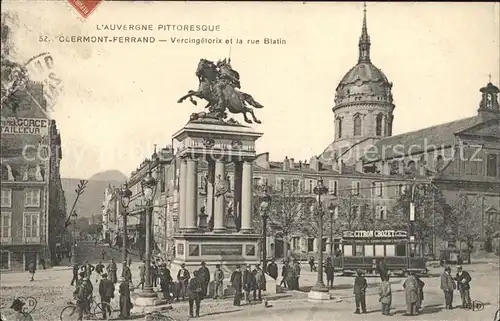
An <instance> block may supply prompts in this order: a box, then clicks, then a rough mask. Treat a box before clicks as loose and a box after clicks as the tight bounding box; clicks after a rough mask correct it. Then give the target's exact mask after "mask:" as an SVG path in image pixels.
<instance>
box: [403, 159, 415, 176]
mask: <svg viewBox="0 0 500 321" xmlns="http://www.w3.org/2000/svg"><path fill="white" fill-rule="evenodd" d="M416 171H417V166H416V165H415V162H414V161H409V162H408V165H407V166H406V170H405V174H415V172H416Z"/></svg>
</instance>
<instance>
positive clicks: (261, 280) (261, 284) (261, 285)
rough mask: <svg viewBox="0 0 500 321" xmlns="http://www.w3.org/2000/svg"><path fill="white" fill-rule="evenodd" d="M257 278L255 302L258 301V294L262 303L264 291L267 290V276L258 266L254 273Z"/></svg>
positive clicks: (254, 293) (254, 294)
mask: <svg viewBox="0 0 500 321" xmlns="http://www.w3.org/2000/svg"><path fill="white" fill-rule="evenodd" d="M252 272H253V274H254V278H255V288H254V290H253V300H254V301H256V300H257V294H258V298H259V301H262V291H264V290H265V289H266V276H265V275H264V271H262V269H261V268H260V265H258V264H256V265H255V269H254V270H253V271H252Z"/></svg>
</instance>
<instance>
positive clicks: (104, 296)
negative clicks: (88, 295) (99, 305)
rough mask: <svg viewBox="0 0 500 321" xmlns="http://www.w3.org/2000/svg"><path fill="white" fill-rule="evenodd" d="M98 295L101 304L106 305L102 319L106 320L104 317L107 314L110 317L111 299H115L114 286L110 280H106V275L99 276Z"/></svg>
mask: <svg viewBox="0 0 500 321" xmlns="http://www.w3.org/2000/svg"><path fill="white" fill-rule="evenodd" d="M99 295H100V296H101V302H105V303H108V304H106V305H104V311H103V318H104V319H106V315H107V314H108V313H109V315H110V316H111V312H112V311H111V305H110V304H111V299H112V298H114V297H115V285H114V283H113V282H111V280H108V274H107V273H102V274H101V282H100V283H99Z"/></svg>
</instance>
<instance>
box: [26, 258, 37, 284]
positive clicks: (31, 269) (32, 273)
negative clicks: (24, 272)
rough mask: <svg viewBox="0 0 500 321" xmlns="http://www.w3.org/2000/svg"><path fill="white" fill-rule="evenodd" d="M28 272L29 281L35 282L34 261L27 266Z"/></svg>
mask: <svg viewBox="0 0 500 321" xmlns="http://www.w3.org/2000/svg"><path fill="white" fill-rule="evenodd" d="M28 272H29V274H30V276H31V278H30V281H35V272H36V261H35V260H32V261H31V262H30V263H29V264H28Z"/></svg>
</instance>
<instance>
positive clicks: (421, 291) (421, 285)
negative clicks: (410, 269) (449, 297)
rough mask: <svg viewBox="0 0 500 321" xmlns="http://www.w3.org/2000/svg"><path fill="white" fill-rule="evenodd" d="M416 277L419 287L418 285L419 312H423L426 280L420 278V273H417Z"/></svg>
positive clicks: (417, 307)
mask: <svg viewBox="0 0 500 321" xmlns="http://www.w3.org/2000/svg"><path fill="white" fill-rule="evenodd" d="M415 279H416V280H417V287H418V301H417V306H416V309H417V312H419V313H420V312H422V310H423V308H422V302H424V286H425V282H424V281H422V280H421V279H420V276H419V275H418V274H415Z"/></svg>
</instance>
